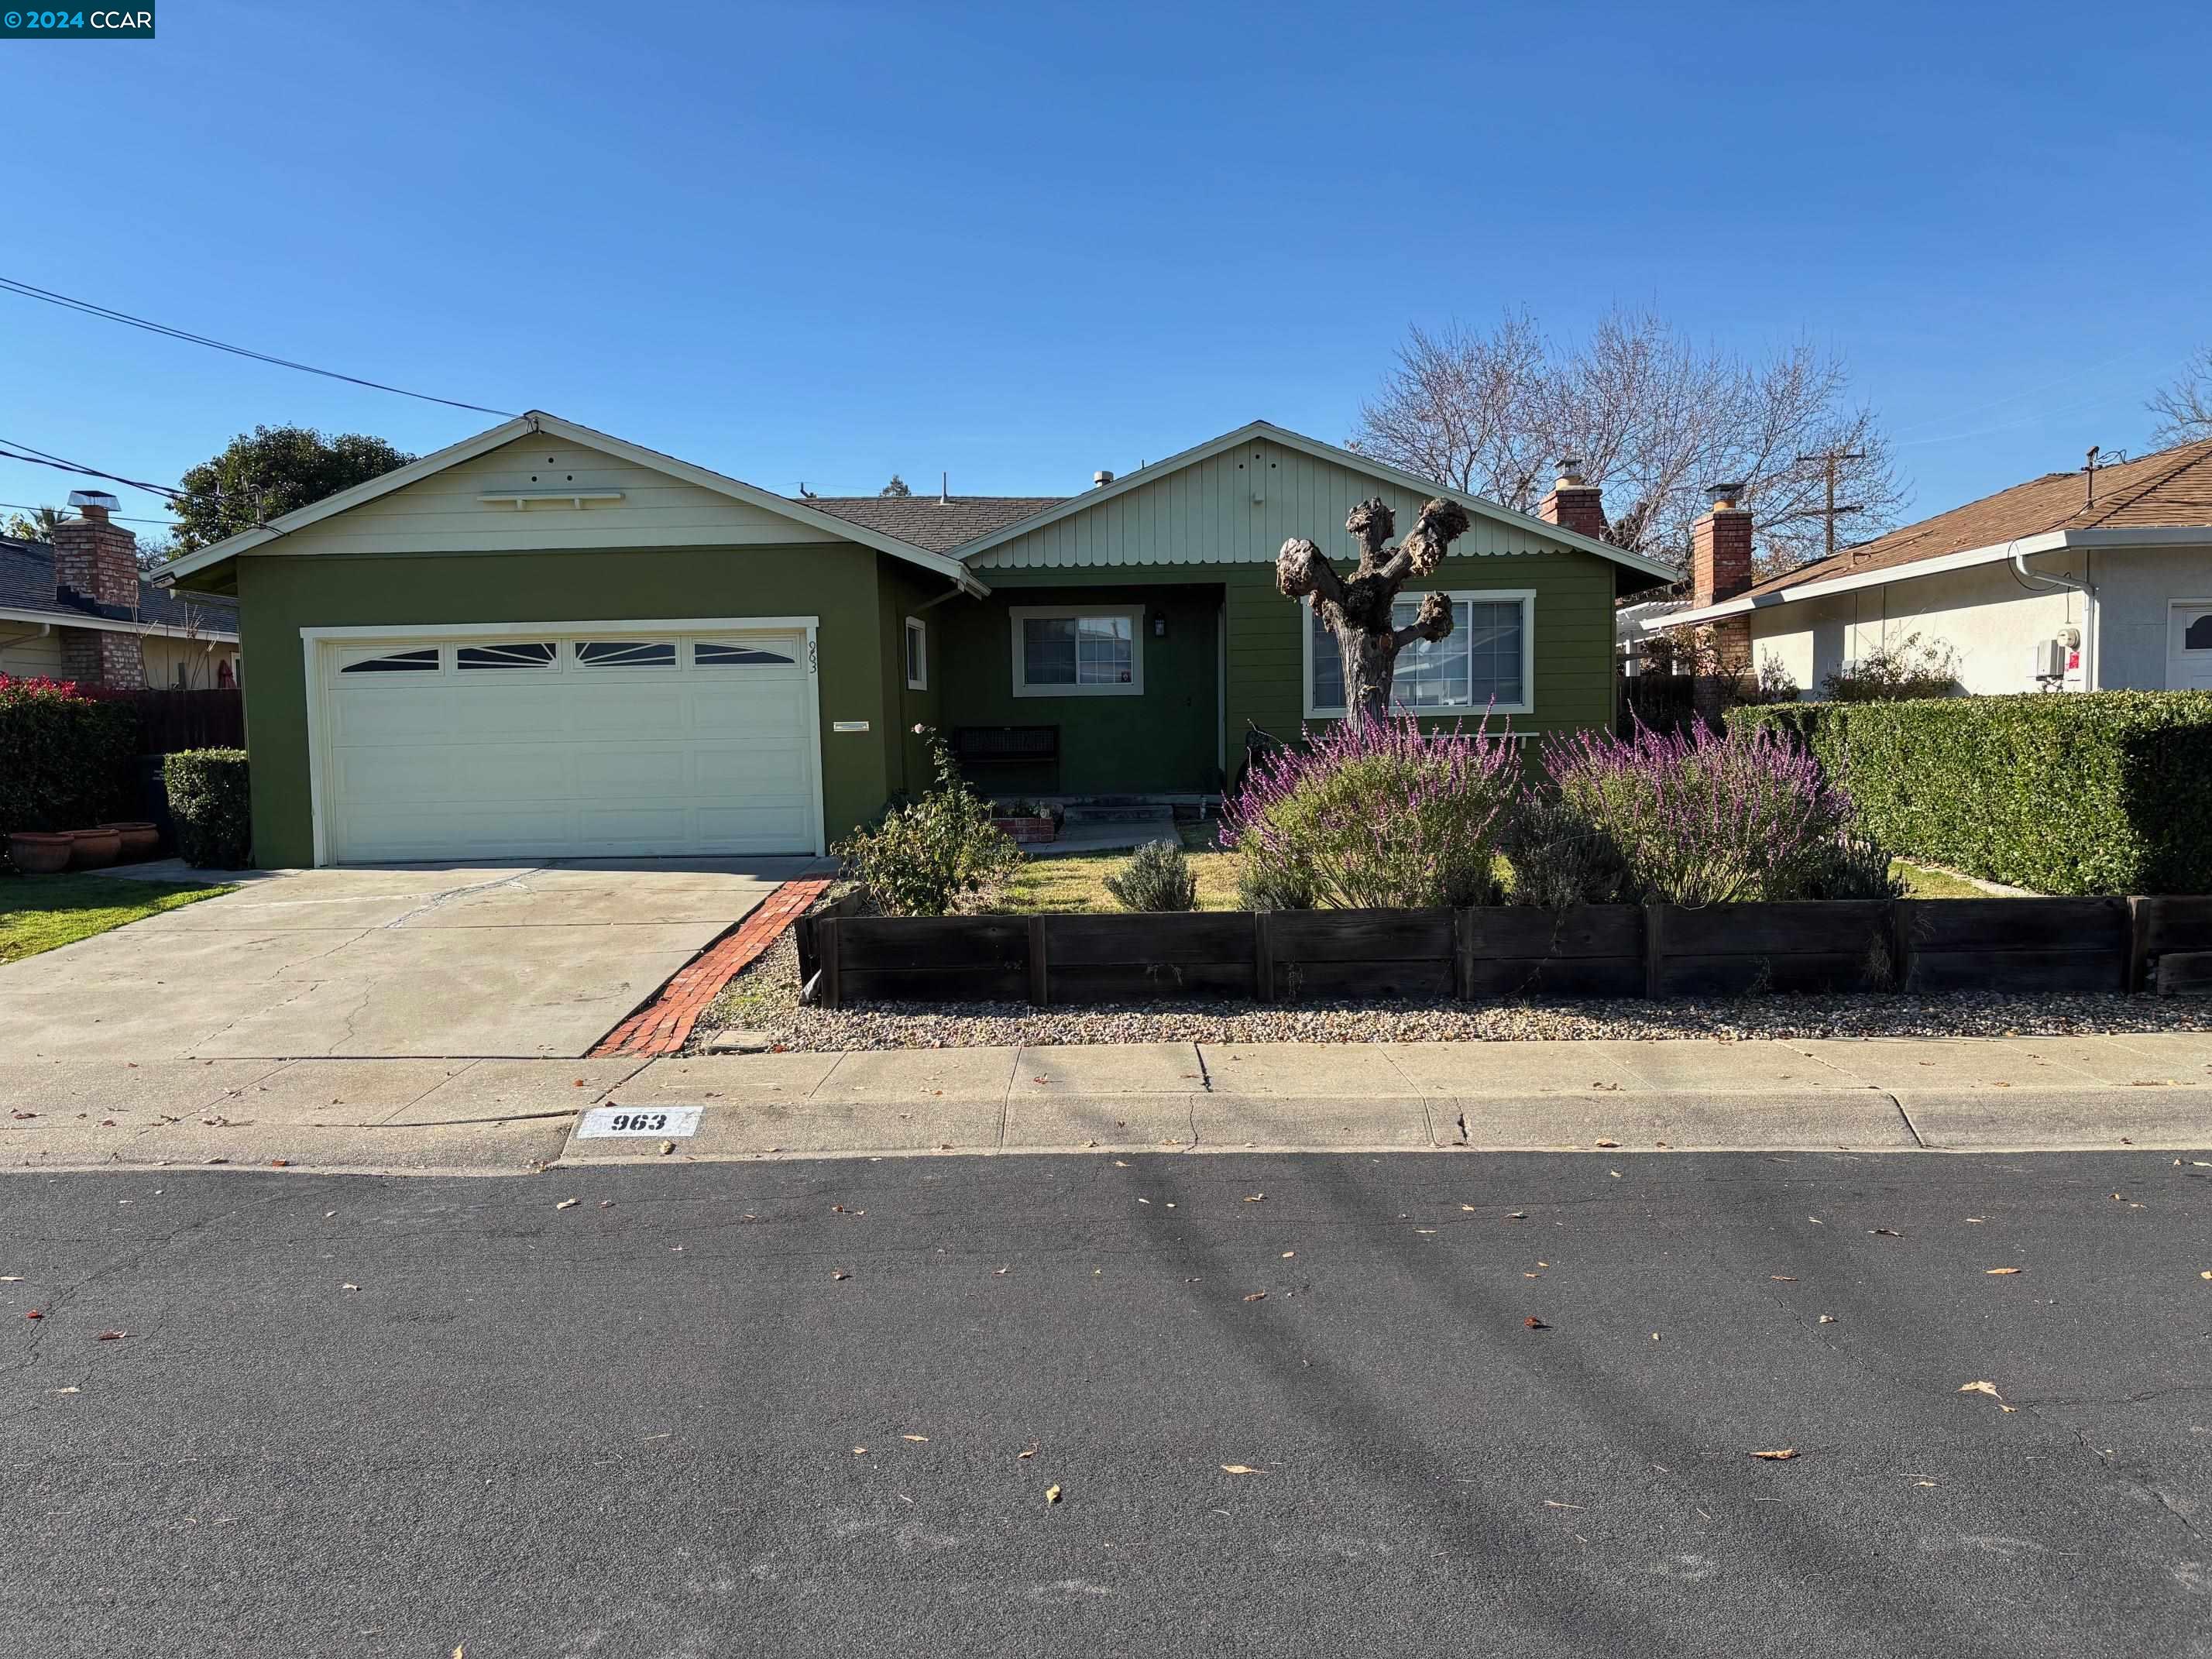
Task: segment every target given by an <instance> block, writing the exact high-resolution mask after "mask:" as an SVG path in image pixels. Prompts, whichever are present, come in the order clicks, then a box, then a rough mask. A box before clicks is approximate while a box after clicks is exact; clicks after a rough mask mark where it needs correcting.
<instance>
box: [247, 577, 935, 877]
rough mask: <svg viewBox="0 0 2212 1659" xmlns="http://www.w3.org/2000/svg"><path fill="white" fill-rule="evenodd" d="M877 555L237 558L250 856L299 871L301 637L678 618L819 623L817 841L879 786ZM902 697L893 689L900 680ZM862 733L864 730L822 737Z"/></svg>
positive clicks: (304, 837)
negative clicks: (387, 627) (306, 631)
mask: <svg viewBox="0 0 2212 1659" xmlns="http://www.w3.org/2000/svg"><path fill="white" fill-rule="evenodd" d="M877 560H878V556H877V555H876V554H875V553H874V552H872V551H871V550H868V549H866V548H862V547H857V546H854V545H853V544H850V543H842V542H841V543H828V544H815V545H811V546H792V547H779V548H758V547H748V548H675V549H647V548H639V549H626V550H620V551H605V550H595V551H579V552H556V553H544V552H540V553H496V554H477V555H463V556H452V555H447V556H409V555H404V554H394V555H387V556H368V557H349V556H337V555H325V556H319V557H309V558H302V557H297V556H292V557H287V556H281V555H276V554H254V555H252V556H247V557H246V558H242V559H240V560H239V561H238V569H239V587H240V627H241V629H242V631H243V641H242V643H243V647H244V655H245V659H246V675H245V679H246V726H247V731H248V734H249V740H250V742H251V745H252V754H253V854H254V859H255V861H256V862H257V863H258V864H261V865H263V866H284V865H306V864H309V863H312V862H313V858H314V837H313V819H312V817H311V816H310V807H309V801H308V786H307V682H306V678H305V674H306V665H305V658H304V654H303V652H302V647H301V638H300V630H301V629H302V628H343V627H360V626H380V625H384V624H387V623H388V624H393V625H417V624H422V625H427V624H431V623H504V622H544V623H563V622H603V621H605V622H615V621H646V620H652V619H657V618H660V617H667V618H671V619H673V618H678V617H818V618H819V619H820V623H821V626H820V633H819V636H818V640H819V651H820V659H821V661H820V674H819V677H818V681H817V684H818V688H819V694H820V698H821V702H820V709H819V712H820V715H821V721H822V787H823V825H824V829H825V830H826V832H827V833H828V835H829V837H830V838H831V839H832V840H835V839H836V837H838V836H842V834H844V833H845V831H847V830H848V829H851V828H852V827H853V825H854V824H855V823H860V822H862V821H864V820H866V818H868V817H871V816H872V815H873V814H874V813H875V812H876V811H878V809H879V808H880V807H881V806H882V805H883V802H884V797H885V796H886V795H887V794H888V793H890V788H891V787H892V784H891V781H890V767H889V766H888V765H887V764H886V759H885V757H886V753H887V738H886V734H885V726H886V721H885V716H886V714H888V713H889V712H890V709H889V708H887V705H886V702H885V698H884V678H885V676H884V668H885V663H884V646H883V630H882V609H881V602H880V599H879V597H878V591H877ZM900 683H902V682H900ZM836 720H866V721H868V722H869V729H868V730H867V731H866V732H857V733H855V732H835V731H833V730H832V729H831V726H832V723H833V722H835V721H836Z"/></svg>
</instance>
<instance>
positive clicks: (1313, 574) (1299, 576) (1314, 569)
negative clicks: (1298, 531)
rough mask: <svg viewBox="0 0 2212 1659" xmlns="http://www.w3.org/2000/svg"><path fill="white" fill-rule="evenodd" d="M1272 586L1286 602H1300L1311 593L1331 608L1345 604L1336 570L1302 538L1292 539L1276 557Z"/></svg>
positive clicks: (1321, 553) (1317, 549) (1341, 585)
mask: <svg viewBox="0 0 2212 1659" xmlns="http://www.w3.org/2000/svg"><path fill="white" fill-rule="evenodd" d="M1275 586H1276V589H1277V590H1278V591H1279V592H1281V593H1282V594H1283V595H1284V596H1285V597H1286V598H1289V599H1304V598H1305V597H1306V595H1307V594H1309V593H1311V594H1315V595H1316V596H1317V597H1318V599H1323V600H1326V601H1328V603H1329V604H1331V605H1342V604H1343V603H1344V584H1343V583H1342V582H1340V581H1339V580H1337V577H1336V567H1335V566H1334V565H1333V564H1331V563H1330V562H1328V554H1326V553H1324V552H1322V550H1321V549H1319V548H1318V547H1316V546H1315V545H1314V544H1312V543H1311V542H1310V541H1308V540H1307V539H1306V538H1304V537H1303V536H1293V537H1291V539H1290V540H1288V541H1286V542H1285V543H1284V544H1283V547H1282V550H1281V551H1280V552H1279V553H1277V554H1276V555H1275ZM1318 608H1319V606H1318V605H1316V609H1318Z"/></svg>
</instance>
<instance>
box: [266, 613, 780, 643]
mask: <svg viewBox="0 0 2212 1659" xmlns="http://www.w3.org/2000/svg"><path fill="white" fill-rule="evenodd" d="M821 625H822V619H821V618H820V617H651V618H647V619H645V620H642V621H635V622H633V621H629V620H623V621H619V622H606V621H598V622H518V623H371V624H368V625H366V626H361V627H346V628H302V629H301V630H300V637H301V639H303V640H422V639H441V640H492V639H514V638H519V637H522V636H526V635H527V636H532V637H534V636H536V635H541V634H551V635H560V636H564V637H565V636H566V635H570V634H771V633H773V634H789V633H792V632H793V631H794V630H797V629H805V631H806V632H807V633H808V634H810V635H811V633H813V631H814V630H815V629H817V628H819V627H821Z"/></svg>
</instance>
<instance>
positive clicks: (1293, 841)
mask: <svg viewBox="0 0 2212 1659" xmlns="http://www.w3.org/2000/svg"><path fill="white" fill-rule="evenodd" d="M1488 726H1489V722H1488V720H1484V722H1483V724H1482V725H1481V726H1478V727H1476V729H1475V730H1474V731H1473V732H1462V731H1461V730H1459V729H1457V728H1455V729H1453V730H1452V731H1450V732H1424V731H1422V730H1421V726H1420V722H1419V720H1416V719H1415V718H1414V717H1413V715H1411V714H1397V715H1392V716H1389V717H1384V718H1376V717H1375V716H1372V715H1361V714H1354V715H1352V717H1351V718H1348V719H1346V720H1341V721H1339V722H1338V723H1337V724H1336V725H1335V726H1330V727H1327V728H1324V729H1322V730H1321V731H1319V732H1315V731H1313V730H1311V729H1309V730H1308V731H1307V732H1305V734H1304V736H1305V742H1304V744H1303V745H1302V746H1300V747H1297V748H1286V749H1282V750H1276V751H1275V752H1273V753H1272V754H1261V755H1259V756H1256V757H1255V758H1254V759H1253V762H1252V764H1251V767H1250V769H1249V770H1248V771H1247V773H1246V774H1245V778H1244V782H1243V787H1242V788H1241V789H1240V790H1239V791H1238V792H1237V793H1236V794H1234V795H1232V796H1231V797H1230V798H1229V799H1227V800H1226V801H1225V802H1224V803H1223V805H1222V811H1221V822H1222V842H1223V845H1225V846H1226V847H1229V848H1232V849H1234V850H1235V852H1236V853H1237V856H1238V859H1239V860H1240V863H1241V866H1242V871H1241V877H1240V882H1239V885H1240V888H1241V889H1242V890H1243V893H1244V895H1245V896H1246V902H1247V903H1248V904H1249V905H1251V906H1252V907H1253V908H1307V907H1312V906H1319V907H1322V908H1331V909H1360V908H1370V907H1371V908H1386V907H1399V906H1413V907H1418V906H1427V905H1463V904H1480V903H1485V902H1488V901H1489V900H1490V899H1492V897H1493V896H1495V889H1496V880H1495V877H1494V876H1493V874H1492V854H1493V852H1494V850H1495V848H1496V846H1497V842H1498V834H1499V832H1500V831H1501V830H1502V829H1503V828H1504V823H1505V819H1506V817H1507V815H1508V814H1509V812H1510V810H1511V806H1512V802H1513V796H1514V793H1515V791H1516V788H1517V787H1518V786H1519V781H1520V770H1519V766H1518V763H1517V761H1516V757H1515V755H1514V750H1513V743H1512V738H1511V734H1510V732H1507V733H1504V734H1501V735H1499V736H1496V737H1492V735H1491V734H1490V732H1489V729H1488Z"/></svg>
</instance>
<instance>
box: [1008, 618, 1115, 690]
mask: <svg viewBox="0 0 2212 1659" xmlns="http://www.w3.org/2000/svg"><path fill="white" fill-rule="evenodd" d="M1006 615H1007V617H1008V618H1009V626H1008V628H1007V630H1006V631H1007V633H1008V634H1009V635H1011V636H1012V640H1013V647H1014V670H1013V695H1014V696H1018V697H1141V696H1144V695H1145V607H1144V606H1143V605H1009V606H1007V607H1006ZM1032 617H1047V618H1049V617H1127V618H1128V619H1129V678H1128V682H1127V684H1123V683H1122V682H1121V681H1119V680H1109V681H1104V682H1102V683H1100V684H1092V685H1035V686H1033V685H1030V684H1029V683H1028V681H1027V680H1026V679H1025V678H1024V675H1025V674H1026V673H1027V671H1028V668H1029V664H1028V661H1027V659H1025V658H1024V655H1023V653H1022V624H1023V623H1024V622H1027V621H1029V620H1030V619H1031V618H1032ZM1080 671H1081V670H1080V668H1079V669H1078V672H1080Z"/></svg>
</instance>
